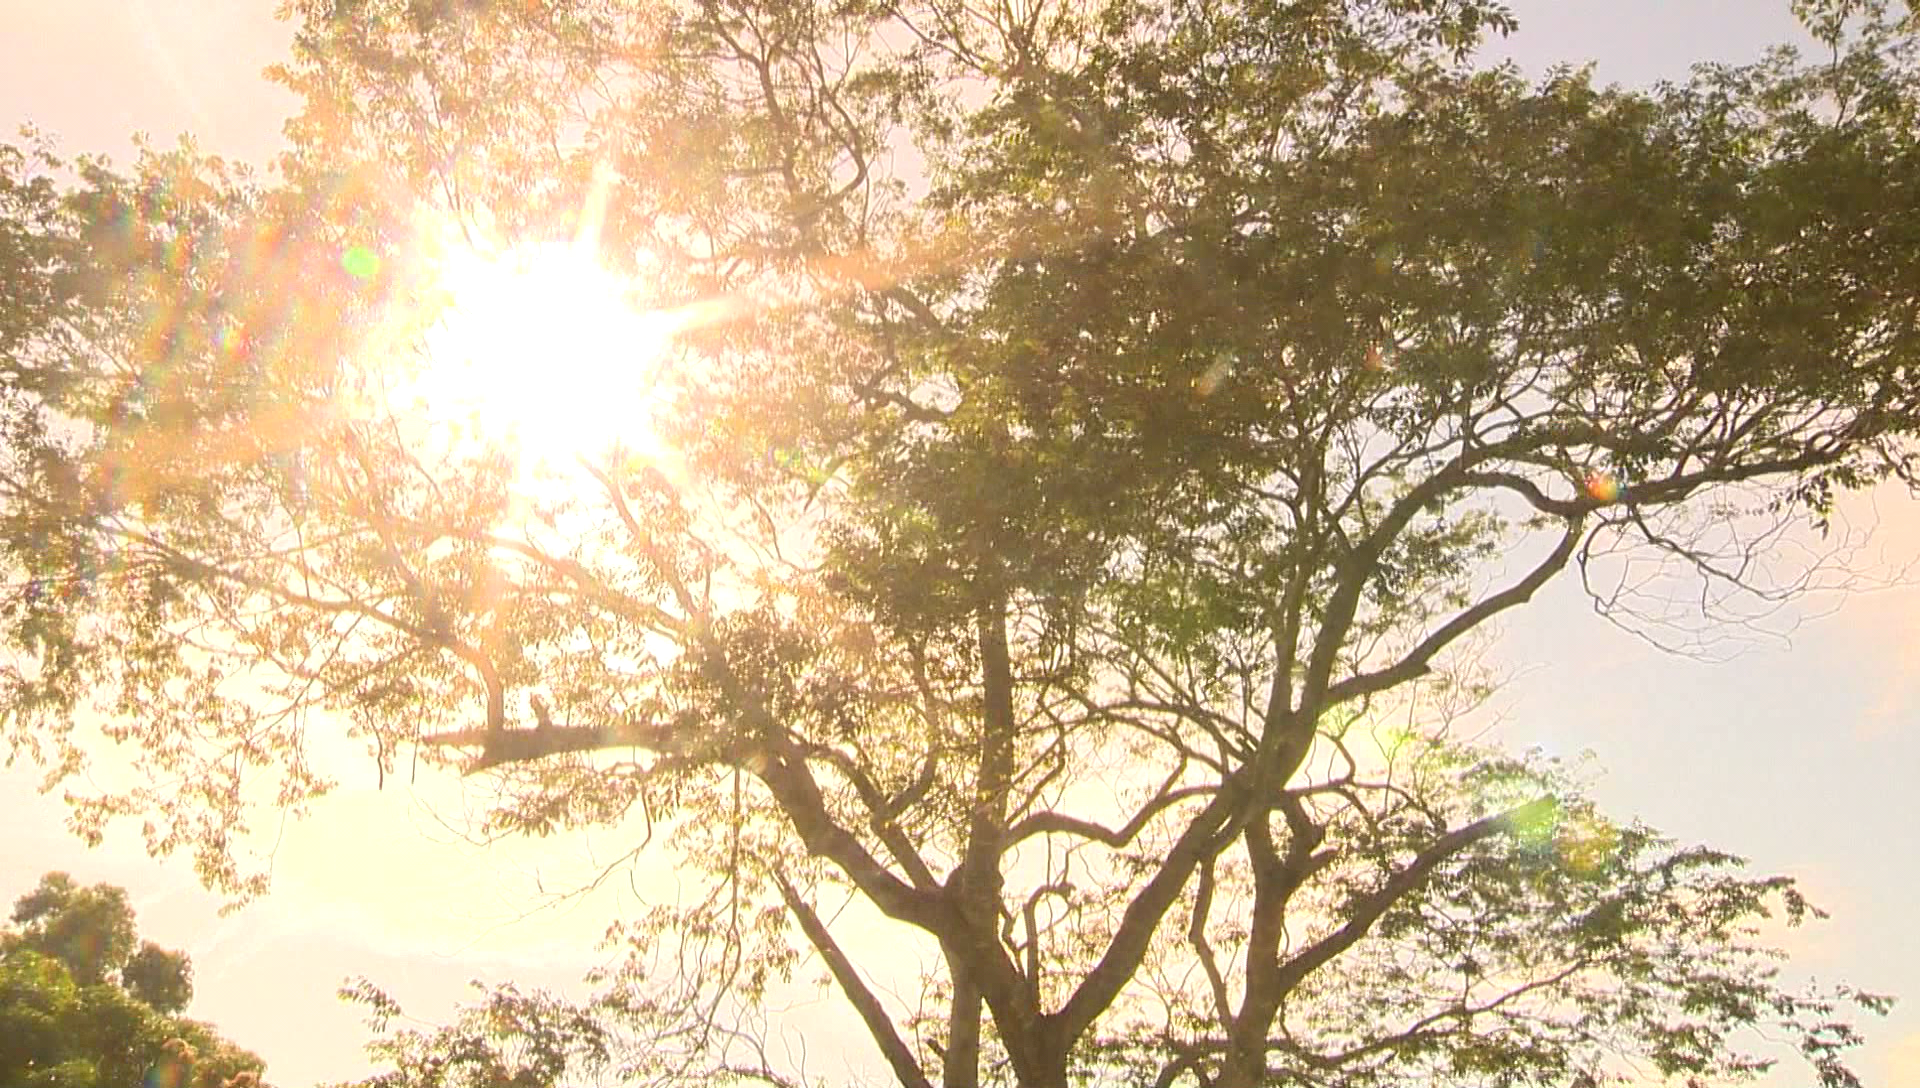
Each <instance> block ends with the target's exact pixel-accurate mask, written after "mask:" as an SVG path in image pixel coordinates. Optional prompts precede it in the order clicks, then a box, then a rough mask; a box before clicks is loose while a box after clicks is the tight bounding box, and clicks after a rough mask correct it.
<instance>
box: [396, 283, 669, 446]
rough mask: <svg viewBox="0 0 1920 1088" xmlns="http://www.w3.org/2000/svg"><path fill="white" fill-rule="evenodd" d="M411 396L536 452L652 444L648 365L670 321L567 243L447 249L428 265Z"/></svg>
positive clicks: (430, 413) (428, 411) (660, 351)
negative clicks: (436, 264) (428, 300)
mask: <svg viewBox="0 0 1920 1088" xmlns="http://www.w3.org/2000/svg"><path fill="white" fill-rule="evenodd" d="M437 282H438V291H437V294H438V298H439V306H438V309H437V313H436V315H435V318H434V321H433V323H432V324H431V326H430V327H429V328H428V330H427V334H426V356H427V367H426V369H425V370H424V371H423V372H422V373H421V374H420V376H419V378H418V380H417V381H416V383H415V385H414V387H413V389H412V395H413V398H414V400H415V402H416V404H415V406H416V407H417V408H418V409H419V410H421V411H422V413H423V414H424V415H425V417H426V418H428V419H429V420H431V421H434V422H438V423H442V424H449V425H451V426H452V427H454V428H456V429H464V430H466V431H467V432H468V433H475V434H479V435H482V436H484V437H486V438H489V439H493V440H498V441H504V442H506V443H508V444H509V445H511V446H513V447H514V448H516V449H517V450H518V451H519V453H520V455H521V458H522V460H523V461H531V462H533V463H536V464H537V463H539V462H543V461H549V460H555V459H559V458H570V457H573V456H577V455H581V454H591V453H597V452H600V451H601V450H603V449H605V448H607V447H609V446H611V445H614V444H618V445H620V446H622V447H624V448H626V449H628V450H633V451H638V452H646V451H649V450H651V449H652V448H653V445H654V440H653V437H652V427H651V426H650V422H649V420H650V416H651V413H652V408H653V397H652V393H653V390H654V388H655V387H656V385H657V381H658V373H659V367H660V364H661V363H662V361H663V359H664V357H665V356H666V353H667V352H668V350H669V348H670V343H671V340H672V337H673V333H674V331H675V329H676V328H677V326H678V324H679V321H678V320H677V319H676V317H675V316H674V315H671V314H667V313H661V312H658V311H653V310H649V309H647V308H646V307H645V306H644V305H642V304H641V303H640V301H639V300H638V299H637V298H636V297H635V295H636V292H635V290H634V288H633V286H632V285H631V284H630V283H628V282H627V281H625V280H624V279H623V278H621V277H619V276H617V275H615V274H614V273H612V272H609V271H608V270H606V269H605V268H604V267H603V266H601V265H600V264H599V263H598V262H597V261H596V260H594V259H593V256H592V254H591V253H590V252H588V251H586V250H584V248H583V247H580V246H573V245H557V246H547V247H541V248H533V249H519V250H512V251H509V252H505V253H499V254H483V253H478V252H474V251H472V250H470V249H455V250H453V251H452V252H451V253H450V254H449V256H448V258H447V260H446V261H445V263H444V264H443V266H442V267H441V269H440V271H439V273H438V276H437Z"/></svg>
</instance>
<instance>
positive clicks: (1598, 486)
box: [1587, 469, 1620, 503]
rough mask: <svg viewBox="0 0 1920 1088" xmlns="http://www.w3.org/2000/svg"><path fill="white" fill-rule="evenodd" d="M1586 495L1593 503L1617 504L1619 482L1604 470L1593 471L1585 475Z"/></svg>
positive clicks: (1618, 499)
mask: <svg viewBox="0 0 1920 1088" xmlns="http://www.w3.org/2000/svg"><path fill="white" fill-rule="evenodd" d="M1587 495H1588V496H1589V497H1591V498H1592V499H1593V501H1595V502H1604V503H1615V502H1619V501H1620V481H1619V479H1617V478H1616V477H1615V476H1614V474H1613V473H1611V472H1608V471H1606V470H1605V469H1595V470H1593V471H1592V472H1589V473H1587Z"/></svg>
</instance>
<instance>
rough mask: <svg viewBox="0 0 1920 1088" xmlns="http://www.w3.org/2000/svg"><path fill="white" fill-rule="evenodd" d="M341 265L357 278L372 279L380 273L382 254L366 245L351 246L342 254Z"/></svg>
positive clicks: (348, 273)
mask: <svg viewBox="0 0 1920 1088" xmlns="http://www.w3.org/2000/svg"><path fill="white" fill-rule="evenodd" d="M340 267H341V268H344V269H346V270H347V275H349V276H352V277H353V278H354V279H356V280H370V279H372V278H373V277H375V276H377V275H379V274H380V255H379V254H378V253H375V252H374V251H373V250H371V249H368V248H367V247H366V246H350V247H348V249H347V251H346V252H345V253H342V254H341V255H340Z"/></svg>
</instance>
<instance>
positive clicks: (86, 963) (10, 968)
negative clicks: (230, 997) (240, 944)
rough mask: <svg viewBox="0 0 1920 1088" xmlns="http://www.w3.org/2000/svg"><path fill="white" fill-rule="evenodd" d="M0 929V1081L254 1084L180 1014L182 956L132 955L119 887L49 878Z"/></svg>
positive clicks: (232, 1053)
mask: <svg viewBox="0 0 1920 1088" xmlns="http://www.w3.org/2000/svg"><path fill="white" fill-rule="evenodd" d="M13 923H14V924H13V926H12V928H10V929H6V930H0V1083H4V1084H7V1085H18V1086H19V1088H120V1086H123V1085H146V1086H147V1088H260V1073H261V1071H262V1070H263V1068H264V1064H263V1063H262V1062H261V1060H260V1059H259V1058H258V1057H256V1056H255V1055H253V1054H250V1053H248V1052H247V1051H245V1050H242V1049H240V1048H238V1047H236V1046H234V1045H233V1044H232V1043H230V1042H228V1041H226V1040H225V1039H223V1038H221V1037H220V1036H219V1035H218V1034H216V1033H215V1032H214V1030H213V1029H212V1028H211V1027H210V1026H208V1025H206V1024H202V1023H199V1022H198V1021H194V1020H188V1019H185V1018H184V1017H181V1016H180V1015H179V1013H180V1012H181V1011H182V1010H184V1009H185V1008H186V1006H187V1003H188V1001H190V1000H191V999H192V996H193V981H192V980H193V970H192V964H191V963H189V962H188V960H187V957H186V956H185V955H184V954H182V953H179V952H169V951H167V950H165V949H163V948H161V947H160V946H158V945H156V944H154V943H153V942H151V941H144V942H141V944H140V947H139V948H138V949H137V950H136V949H135V948H134V946H133V942H134V940H135V937H136V931H135V929H134V919H133V911H132V909H131V908H130V907H129V906H128V905H127V895H126V892H125V891H124V890H123V889H121V888H116V887H113V886H112V885H107V884H98V885H95V886H93V887H91V888H83V887H80V886H78V885H76V884H75V883H74V882H73V879H72V878H71V877H69V876H68V875H67V874H65V873H48V874H47V875H46V876H44V877H42V878H41V880H40V885H39V887H37V888H35V889H34V890H33V891H31V892H29V893H27V894H26V895H25V896H22V897H21V898H20V900H19V901H18V902H17V903H16V904H15V905H14V911H13Z"/></svg>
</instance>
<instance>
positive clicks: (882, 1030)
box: [773, 871, 933, 1088]
mask: <svg viewBox="0 0 1920 1088" xmlns="http://www.w3.org/2000/svg"><path fill="white" fill-rule="evenodd" d="M773 882H774V884H775V886H777V887H778V888H779V889H780V898H781V900H782V901H783V902H785V903H786V905H787V910H788V911H790V912H792V914H793V917H794V920H795V921H797V922H799V923H800V931H801V932H802V933H805V934H806V935H807V940H808V941H809V942H811V943H812V944H813V947H814V950H815V951H816V952H819V953H820V958H821V959H823V960H825V961H826V964H827V970H828V971H830V972H832V973H833V980H834V982H835V983H837V984H838V985H839V987H840V992H841V993H843V994H845V995H846V997H847V1003H848V1004H850V1005H852V1006H853V1008H854V1011H855V1012H857V1013H859V1014H860V1021H861V1023H863V1024H865V1025H866V1026H867V1034H869V1035H871V1036H873V1041H874V1043H875V1044H877V1045H878V1046H879V1047H880V1053H881V1054H883V1055H885V1056H886V1059H887V1065H888V1066H890V1067H891V1068H892V1069H893V1075H894V1076H895V1077H896V1078H897V1079H898V1080H899V1083H900V1084H902V1085H904V1086H905V1088H933V1082H932V1081H930V1080H928V1079H927V1075H926V1073H925V1072H923V1071H922V1070H921V1068H920V1063H919V1061H918V1060H916V1059H915V1058H914V1056H913V1051H912V1050H910V1049H908V1047H907V1044H906V1042H905V1041H903V1040H902V1039H901V1038H900V1033H899V1031H898V1030H896V1029H895V1028H894V1026H893V1018H892V1017H890V1016H888V1015H887V1010H886V1009H884V1008H882V1007H881V1005H880V999H879V998H877V997H875V996H874V994H873V991H872V990H871V989H869V988H868V986H867V984H866V982H865V981H864V980H862V979H861V977H860V972H859V970H858V969H856V968H855V967H854V966H853V961H852V960H850V959H848V958H847V954H846V953H845V952H843V951H841V950H840V945H839V944H838V943H836V942H835V941H834V939H833V934H832V933H831V932H830V931H828V929H827V927H826V924H825V923H823V922H821V921H820V916H819V915H818V914H817V913H815V912H814V909H813V907H811V906H809V905H808V903H807V901H806V900H805V899H803V898H801V896H800V893H799V892H798V891H797V890H795V889H794V887H793V885H792V884H790V883H788V881H787V878H786V875H785V874H784V873H780V872H778V871H776V872H774V873H773Z"/></svg>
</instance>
